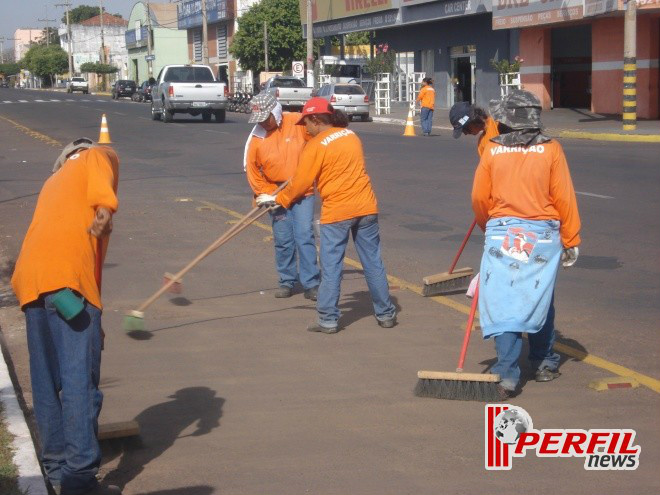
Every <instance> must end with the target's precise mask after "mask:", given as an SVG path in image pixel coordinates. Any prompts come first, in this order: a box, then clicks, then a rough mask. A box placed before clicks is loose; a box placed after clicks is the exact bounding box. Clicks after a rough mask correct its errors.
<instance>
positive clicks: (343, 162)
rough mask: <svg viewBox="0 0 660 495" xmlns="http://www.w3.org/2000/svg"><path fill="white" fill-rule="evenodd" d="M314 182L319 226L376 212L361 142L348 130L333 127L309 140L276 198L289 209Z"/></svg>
mask: <svg viewBox="0 0 660 495" xmlns="http://www.w3.org/2000/svg"><path fill="white" fill-rule="evenodd" d="M314 181H316V187H317V189H318V191H319V194H320V196H321V199H322V200H323V205H322V207H321V223H324V224H325V223H335V222H341V221H342V220H349V219H351V218H356V217H361V216H364V215H373V214H376V213H378V204H377V202H376V195H375V194H374V191H373V189H372V187H371V180H370V179H369V176H368V175H367V171H366V170H365V167H364V152H363V151H362V142H361V141H360V138H359V137H357V135H356V134H355V133H354V132H353V131H351V130H350V129H342V128H339V127H332V128H330V129H327V130H325V131H323V132H321V133H319V134H318V135H317V136H315V137H314V138H312V139H311V140H310V141H309V142H308V143H307V146H305V149H304V150H303V152H302V155H301V156H300V165H298V168H297V169H296V173H295V175H294V176H293V178H292V179H291V182H289V184H288V185H287V186H286V187H285V188H284V189H283V190H282V191H280V193H279V194H278V195H277V202H278V203H279V204H281V205H282V206H284V207H286V208H288V207H289V205H291V203H293V202H294V201H295V200H296V199H298V198H299V197H301V196H302V195H304V194H305V192H306V191H307V190H308V189H309V187H310V186H312V184H314Z"/></svg>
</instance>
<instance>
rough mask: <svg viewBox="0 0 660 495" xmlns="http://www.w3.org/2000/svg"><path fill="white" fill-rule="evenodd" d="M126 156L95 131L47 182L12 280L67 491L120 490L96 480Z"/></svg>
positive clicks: (47, 458)
mask: <svg viewBox="0 0 660 495" xmlns="http://www.w3.org/2000/svg"><path fill="white" fill-rule="evenodd" d="M118 181H119V160H118V158H117V155H116V154H115V152H114V151H113V150H112V149H111V148H109V147H106V146H96V145H94V143H93V142H92V141H91V140H90V139H87V138H81V139H78V140H76V141H74V142H72V143H70V144H69V145H67V146H66V147H65V148H64V150H63V152H62V154H61V155H60V157H59V158H58V159H57V161H56V162H55V166H54V174H53V175H52V176H51V177H50V178H49V179H48V180H46V182H45V184H44V185H43V187H42V189H41V192H40V193H39V198H38V200H37V206H36V209H35V212H34V216H33V218H32V222H31V224H30V227H29V228H28V231H27V234H26V235H25V239H24V241H23V245H22V247H21V252H20V254H19V257H18V260H17V262H16V268H15V271H14V274H13V276H12V286H13V289H14V292H15V293H16V296H17V298H18V301H19V303H20V305H21V308H22V309H23V311H24V312H25V320H26V329H27V343H28V351H29V355H30V375H31V382H32V395H33V402H34V414H35V419H36V423H37V431H38V435H39V440H40V445H41V449H40V452H39V457H40V460H41V462H42V464H43V468H44V472H45V473H46V476H47V478H48V482H49V483H50V484H51V486H52V487H53V490H54V491H55V493H57V494H61V495H101V494H107V495H110V494H119V493H120V490H119V489H118V488H117V487H114V486H104V485H100V484H99V483H98V481H97V479H96V474H97V473H98V469H99V465H100V462H101V450H100V448H99V444H98V440H97V432H98V417H99V414H100V412H101V405H102V402H103V394H102V393H101V391H100V390H99V380H100V369H101V349H102V348H103V337H104V334H103V330H102V328H101V311H102V305H101V289H100V278H101V269H100V267H101V266H102V264H103V260H104V257H105V253H106V250H107V246H108V240H109V236H110V232H111V231H112V215H113V214H114V212H115V211H116V210H117V207H118V200H117V187H118Z"/></svg>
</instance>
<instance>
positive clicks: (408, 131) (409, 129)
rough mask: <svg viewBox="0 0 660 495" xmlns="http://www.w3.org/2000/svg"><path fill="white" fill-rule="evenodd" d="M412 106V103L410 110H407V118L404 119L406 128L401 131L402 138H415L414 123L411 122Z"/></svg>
mask: <svg viewBox="0 0 660 495" xmlns="http://www.w3.org/2000/svg"><path fill="white" fill-rule="evenodd" d="M413 105H414V103H411V104H410V108H409V109H408V118H407V119H406V128H405V130H404V131H403V135H404V136H415V123H414V122H413Z"/></svg>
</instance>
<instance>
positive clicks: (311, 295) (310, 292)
mask: <svg viewBox="0 0 660 495" xmlns="http://www.w3.org/2000/svg"><path fill="white" fill-rule="evenodd" d="M318 295H319V288H318V287H312V288H311V289H305V299H310V300H312V301H316V299H317V297H318Z"/></svg>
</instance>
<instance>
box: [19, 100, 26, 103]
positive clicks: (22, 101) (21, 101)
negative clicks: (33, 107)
mask: <svg viewBox="0 0 660 495" xmlns="http://www.w3.org/2000/svg"><path fill="white" fill-rule="evenodd" d="M18 102H19V103H27V102H28V101H27V100H18Z"/></svg>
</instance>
